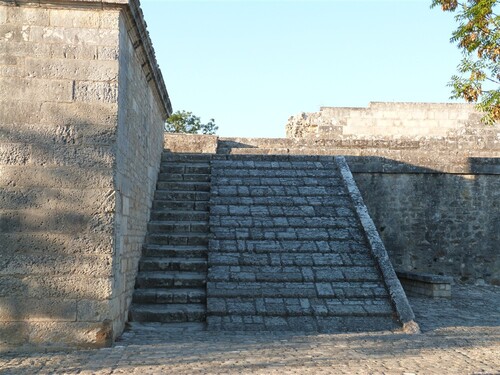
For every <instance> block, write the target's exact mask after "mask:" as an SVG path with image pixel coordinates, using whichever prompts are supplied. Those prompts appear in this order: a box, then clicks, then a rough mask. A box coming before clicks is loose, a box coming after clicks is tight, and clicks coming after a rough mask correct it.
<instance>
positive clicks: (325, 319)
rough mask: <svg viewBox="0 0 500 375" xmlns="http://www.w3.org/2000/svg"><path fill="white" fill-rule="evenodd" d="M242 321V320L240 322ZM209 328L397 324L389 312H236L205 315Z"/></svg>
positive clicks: (363, 328) (351, 328)
mask: <svg viewBox="0 0 500 375" xmlns="http://www.w3.org/2000/svg"><path fill="white" fill-rule="evenodd" d="M243 323H244V324H243ZM207 325H208V326H209V327H210V329H211V330H227V331H252V332H263V331H264V332H265V331H274V332H283V331H288V332H319V333H339V332H370V331H380V330H386V331H390V330H395V329H398V328H399V327H400V326H399V325H398V324H397V323H396V321H394V319H392V318H391V316H387V315H384V316H349V315H344V316H289V317H283V316H272V315H269V316H261V315H237V314H229V315H226V316H208V317H207Z"/></svg>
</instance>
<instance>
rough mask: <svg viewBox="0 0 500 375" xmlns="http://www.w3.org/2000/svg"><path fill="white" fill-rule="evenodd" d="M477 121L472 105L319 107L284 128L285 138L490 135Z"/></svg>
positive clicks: (392, 104)
mask: <svg viewBox="0 0 500 375" xmlns="http://www.w3.org/2000/svg"><path fill="white" fill-rule="evenodd" d="M480 119H481V115H480V114H479V113H477V112H475V111H474V107H473V105H471V104H454V103H397V102H393V103H380V102H372V103H370V104H369V106H368V108H355V107H354V108H343V107H322V108H321V109H320V111H319V112H313V113H301V114H299V115H296V116H292V117H290V119H289V120H288V123H287V125H286V136H287V137H288V138H321V139H332V138H336V139H338V138H342V137H346V136H355V137H358V138H363V139H368V138H375V139H388V138H412V137H420V138H422V137H447V138H448V137H456V136H461V135H467V132H469V133H470V129H471V128H474V129H475V130H476V132H475V133H476V134H477V133H480V134H482V135H485V136H488V135H489V133H490V132H489V131H488V130H486V129H484V126H483V124H481V123H480ZM466 129H467V130H466ZM490 130H491V129H490ZM493 132H494V131H493ZM496 140H497V142H498V141H499V139H496Z"/></svg>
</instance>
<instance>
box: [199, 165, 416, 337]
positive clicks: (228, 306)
mask: <svg viewBox="0 0 500 375" xmlns="http://www.w3.org/2000/svg"><path fill="white" fill-rule="evenodd" d="M337 164H338V161H336V160H334V159H333V158H331V157H330V158H320V157H317V156H308V157H295V156H258V155H255V156H251V157H250V156H243V157H238V156H224V157H223V156H214V157H213V160H212V163H211V165H212V178H211V184H212V187H211V194H212V196H211V200H210V202H211V208H210V230H211V233H212V236H213V239H211V240H210V241H209V268H208V283H207V303H208V305H207V314H208V315H207V324H208V328H209V329H214V330H219V329H222V330H299V331H304V330H306V331H321V332H332V331H337V332H338V331H346V330H351V331H352V330H354V331H355V330H377V329H384V328H389V327H392V328H394V327H396V323H395V322H394V321H393V319H392V313H393V310H392V307H391V303H390V302H389V294H388V292H387V291H386V289H385V282H384V281H383V278H382V277H381V274H380V273H379V271H378V268H377V267H376V266H375V262H374V261H373V259H372V254H371V250H370V247H369V246H367V245H368V243H367V242H366V239H365V236H364V232H365V230H364V229H363V228H362V227H361V226H360V224H359V221H358V220H357V219H356V216H354V213H353V208H355V206H353V204H352V201H351V199H352V197H350V195H351V192H350V190H348V189H347V188H346V186H345V185H344V180H345V178H344V176H343V175H341V174H340V172H339V168H338V166H337ZM299 187H300V188H301V189H305V190H302V191H301V193H300V195H299V191H298V189H299ZM289 188H295V195H291V196H290V195H288V194H287V189H289ZM261 190H263V191H262V192H261ZM254 191H259V193H258V194H253V192H254ZM331 192H335V194H331ZM352 251H354V252H355V253H357V254H362V255H364V257H360V258H356V257H354V258H350V255H351V252H352ZM400 289H401V287H400ZM401 292H402V293H403V291H402V289H401ZM391 293H392V290H391ZM403 294H404V293H403ZM408 307H409V306H408ZM410 311H411V309H410ZM402 318H403V317H402V316H398V320H400V321H407V319H402ZM404 318H406V317H404Z"/></svg>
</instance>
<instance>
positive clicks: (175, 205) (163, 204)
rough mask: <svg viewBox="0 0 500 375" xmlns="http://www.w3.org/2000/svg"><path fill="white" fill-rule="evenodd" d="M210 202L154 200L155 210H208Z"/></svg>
mask: <svg viewBox="0 0 500 375" xmlns="http://www.w3.org/2000/svg"><path fill="white" fill-rule="evenodd" d="M208 208H209V202H200V201H181V200H158V199H155V200H154V201H153V210H169V209H170V210H182V211H188V210H190V211H206V212H208Z"/></svg>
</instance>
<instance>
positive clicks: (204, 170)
mask: <svg viewBox="0 0 500 375" xmlns="http://www.w3.org/2000/svg"><path fill="white" fill-rule="evenodd" d="M160 168H161V169H160V174H159V177H158V183H157V191H156V193H155V198H154V202H153V207H152V212H151V220H150V222H149V225H148V235H147V239H146V244H145V245H144V247H143V255H142V258H141V260H140V263H139V273H138V275H137V280H136V289H135V292H134V295H133V304H132V307H131V309H130V314H129V315H130V316H129V318H130V320H131V321H138V322H162V323H186V322H204V321H205V316H206V279H207V245H208V235H209V230H208V219H209V198H210V156H209V155H208V156H207V155H185V154H169V153H164V154H163V156H162V163H161V167H160Z"/></svg>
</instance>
